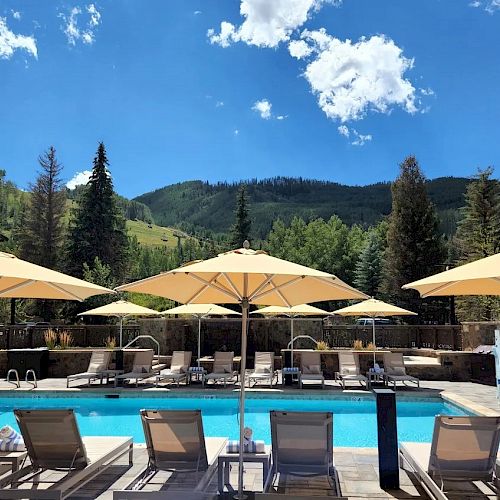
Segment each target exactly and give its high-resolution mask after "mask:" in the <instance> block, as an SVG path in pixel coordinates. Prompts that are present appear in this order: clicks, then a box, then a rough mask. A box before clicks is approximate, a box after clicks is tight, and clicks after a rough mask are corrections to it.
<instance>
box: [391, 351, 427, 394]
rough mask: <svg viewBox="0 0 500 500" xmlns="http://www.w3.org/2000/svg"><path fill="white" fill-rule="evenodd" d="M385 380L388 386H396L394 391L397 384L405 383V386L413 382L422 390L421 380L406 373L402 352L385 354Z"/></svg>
mask: <svg viewBox="0 0 500 500" xmlns="http://www.w3.org/2000/svg"><path fill="white" fill-rule="evenodd" d="M384 380H385V381H386V383H387V384H388V385H389V384H391V383H392V384H394V390H396V383H397V382H403V384H405V385H406V382H411V383H412V384H416V386H417V387H418V388H420V380H419V379H418V378H416V377H412V376H411V375H408V374H407V373H406V368H405V363H404V360H403V354H402V353H401V352H384Z"/></svg>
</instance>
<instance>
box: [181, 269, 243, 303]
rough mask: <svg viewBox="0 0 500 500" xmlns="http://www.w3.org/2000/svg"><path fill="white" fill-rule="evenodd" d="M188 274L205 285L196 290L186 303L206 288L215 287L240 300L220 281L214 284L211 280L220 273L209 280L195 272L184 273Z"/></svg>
mask: <svg viewBox="0 0 500 500" xmlns="http://www.w3.org/2000/svg"><path fill="white" fill-rule="evenodd" d="M186 274H187V275H188V276H191V277H193V278H194V279H195V280H198V281H200V282H201V283H203V284H204V285H205V286H204V287H203V288H202V289H201V290H199V291H198V292H196V293H195V294H194V295H193V296H192V297H191V298H190V299H189V300H188V301H187V302H186V304H189V303H190V302H191V301H192V300H194V299H196V298H197V297H199V296H200V295H201V294H202V293H203V292H204V291H205V290H206V289H207V288H215V289H216V290H218V291H219V292H222V293H224V294H226V295H229V297H231V298H233V299H236V300H240V298H239V297H238V295H235V294H234V293H233V292H231V290H228V289H227V288H225V287H224V286H222V285H220V283H218V284H214V283H213V281H214V280H216V279H217V278H218V277H219V276H220V275H221V273H218V274H217V275H216V276H214V277H213V278H212V279H211V280H210V281H207V280H206V279H203V278H202V277H201V276H198V275H197V274H194V273H186Z"/></svg>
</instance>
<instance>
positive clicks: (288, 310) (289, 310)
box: [250, 304, 330, 366]
mask: <svg viewBox="0 0 500 500" xmlns="http://www.w3.org/2000/svg"><path fill="white" fill-rule="evenodd" d="M250 314H263V315H264V316H288V317H289V318H290V345H291V366H293V320H294V319H295V318H297V317H298V316H329V315H330V313H329V312H328V311H324V310H323V309H320V308H319V307H314V306H310V305H309V304H299V305H297V306H292V307H283V306H268V307H263V308H262V309H257V310H256V311H252V312H251V313H250Z"/></svg>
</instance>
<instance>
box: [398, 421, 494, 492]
mask: <svg viewBox="0 0 500 500" xmlns="http://www.w3.org/2000/svg"><path fill="white" fill-rule="evenodd" d="M499 441H500V417H449V416H440V415H438V416H436V418H435V422H434V434H433V436H432V443H400V450H399V453H400V465H401V467H402V468H404V467H405V466H406V465H409V466H410V468H411V469H412V470H413V471H414V472H415V474H416V476H417V478H418V479H419V481H420V482H421V484H422V486H423V487H424V489H425V490H426V491H427V493H428V494H429V495H430V496H431V497H432V498H435V499H439V500H446V499H447V498H448V494H449V495H452V494H453V498H469V495H470V498H472V497H474V496H477V495H479V494H480V492H482V493H483V495H484V496H481V498H490V497H489V496H486V492H485V490H484V488H489V489H490V494H491V495H493V496H494V495H495V491H496V486H495V485H493V484H488V483H492V482H494V481H495V482H496V477H495V474H496V472H495V471H496V461H497V454H498V445H499ZM478 481H480V482H483V483H486V484H483V485H481V486H482V487H481V489H479V488H477V487H476V488H475V489H474V484H471V483H473V482H478ZM448 482H453V483H455V484H454V488H450V489H449V490H448V488H447V487H448ZM460 482H462V483H464V482H466V483H468V484H467V487H466V491H463V496H461V494H460V485H459V484H458V483H460ZM471 487H472V489H471ZM457 495H458V496H457Z"/></svg>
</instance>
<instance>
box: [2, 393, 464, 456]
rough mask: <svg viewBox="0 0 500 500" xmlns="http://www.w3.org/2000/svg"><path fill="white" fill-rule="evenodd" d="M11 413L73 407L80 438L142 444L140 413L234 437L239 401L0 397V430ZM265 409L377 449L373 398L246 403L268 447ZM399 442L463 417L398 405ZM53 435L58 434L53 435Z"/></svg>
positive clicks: (434, 404)
mask: <svg viewBox="0 0 500 500" xmlns="http://www.w3.org/2000/svg"><path fill="white" fill-rule="evenodd" d="M14 408H25V409H26V408H73V409H74V410H75V413H76V416H77V420H78V424H79V427H80V432H81V433H82V435H84V436H100V435H111V436H113V435H122V436H133V438H134V442H136V443H144V434H143V431H142V425H141V422H140V418H139V410H140V409H141V408H147V409H172V410H174V409H179V410H180V409H201V410H202V415H203V426H204V431H205V435H206V436H228V437H229V438H231V439H237V438H238V400H237V398H236V397H223V398H219V397H217V398H215V397H214V396H200V397H144V395H141V397H126V396H123V395H122V396H121V397H120V398H119V399H108V398H105V397H94V396H93V397H50V396H47V397H40V396H37V397H10V396H9V397H1V398H0V426H1V425H5V424H9V425H12V426H14V427H16V428H17V426H16V425H15V418H14V414H13V413H12V410H13V409H14ZM270 410H289V411H293V410H294V411H331V412H333V414H334V416H333V441H334V445H335V446H348V447H375V446H377V427H376V406H375V401H374V400H373V399H366V398H352V399H338V398H319V397H318V398H312V399H311V398H307V399H305V398H299V397H294V398H293V399H291V398H290V397H288V398H283V397H280V398H249V399H247V401H246V403H245V425H247V426H249V427H251V428H252V429H253V431H254V439H262V440H264V441H265V442H266V443H268V444H270V442H271V434H270V425H269V411H270ZM397 414H398V419H397V423H398V437H399V440H400V441H418V442H430V441H431V438H432V431H433V425H434V416H435V415H437V414H442V415H467V414H468V413H467V412H466V411H465V410H463V409H461V408H460V407H458V406H455V405H452V404H450V403H446V402H444V401H443V400H441V399H437V398H436V399H432V400H430V399H426V400H420V401H419V400H417V399H415V400H405V399H403V400H399V401H398V402H397ZM54 431H55V432H57V430H56V429H55V430H54Z"/></svg>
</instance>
